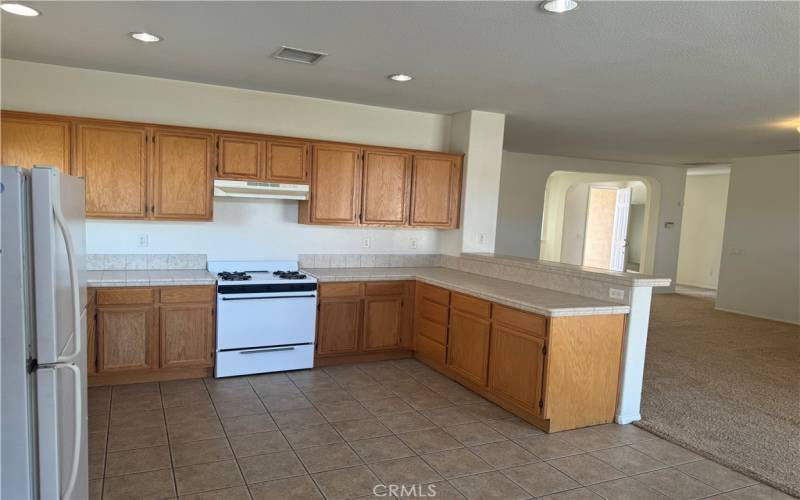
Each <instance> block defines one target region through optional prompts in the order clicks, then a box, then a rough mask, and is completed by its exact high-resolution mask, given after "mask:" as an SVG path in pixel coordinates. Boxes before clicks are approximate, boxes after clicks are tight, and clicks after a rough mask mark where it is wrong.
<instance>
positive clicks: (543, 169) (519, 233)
mask: <svg viewBox="0 0 800 500" xmlns="http://www.w3.org/2000/svg"><path fill="white" fill-rule="evenodd" d="M555 171H566V172H595V173H606V174H616V175H624V176H629V177H636V178H639V179H641V180H642V182H644V183H645V184H646V185H647V189H648V192H650V193H652V195H651V196H652V198H651V199H652V200H653V203H654V206H657V207H658V213H657V214H655V215H654V218H655V220H654V227H655V231H656V237H655V238H650V241H648V245H649V246H652V248H651V249H649V250H650V251H649V253H650V255H651V256H652V267H651V272H652V274H655V275H657V276H659V277H667V278H673V280H674V278H675V274H676V268H677V262H678V243H679V239H680V223H681V202H682V200H683V189H684V183H685V177H686V168H685V167H680V166H674V167H673V166H664V165H650V164H641V163H625V162H613V161H604V160H590V159H583V158H568V157H562V156H548V155H531V154H525V153H512V152H508V151H506V152H504V153H503V170H502V175H501V178H500V203H499V209H498V216H497V243H496V246H495V252H496V253H498V254H507V255H516V256H520V257H530V258H539V245H540V241H539V240H540V237H541V232H542V215H543V211H544V191H545V186H546V184H547V179H548V177H549V176H550V174H552V173H553V172H555ZM654 212H655V210H654ZM667 222H672V223H673V225H672V226H671V227H669V228H667V227H665V223H667ZM645 270H646V271H647V268H646V267H645ZM663 290H666V289H659V291H663Z"/></svg>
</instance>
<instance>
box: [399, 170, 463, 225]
mask: <svg viewBox="0 0 800 500" xmlns="http://www.w3.org/2000/svg"><path fill="white" fill-rule="evenodd" d="M460 203H461V159H460V158H458V157H454V156H444V155H442V156H438V155H414V170H413V175H412V185H411V225H412V226H428V227H446V228H449V227H453V228H454V227H458V212H459V210H460Z"/></svg>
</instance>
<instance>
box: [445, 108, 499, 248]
mask: <svg viewBox="0 0 800 500" xmlns="http://www.w3.org/2000/svg"><path fill="white" fill-rule="evenodd" d="M505 119H506V117H505V115H503V114H500V113H489V112H486V111H465V112H463V113H457V114H455V115H453V117H452V127H451V132H450V151H451V152H453V153H466V157H465V160H464V174H463V175H464V179H463V186H464V190H463V196H462V199H461V225H460V229H459V230H457V231H451V232H449V234H447V235H446V236H445V240H444V244H443V247H442V251H443V252H445V253H448V254H451V255H458V254H459V253H461V252H490V253H491V252H494V246H495V228H496V224H497V204H498V199H499V197H500V172H501V169H502V160H503V132H504V130H505Z"/></svg>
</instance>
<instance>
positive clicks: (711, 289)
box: [675, 283, 717, 292]
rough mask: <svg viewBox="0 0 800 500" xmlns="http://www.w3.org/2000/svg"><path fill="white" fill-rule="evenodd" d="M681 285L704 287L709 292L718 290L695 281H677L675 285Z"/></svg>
mask: <svg viewBox="0 0 800 500" xmlns="http://www.w3.org/2000/svg"><path fill="white" fill-rule="evenodd" d="M681 285H682V286H691V287H694V288H702V289H703V290H708V291H709V292H716V291H717V289H716V288H712V287H710V286H708V285H699V284H695V283H675V286H681Z"/></svg>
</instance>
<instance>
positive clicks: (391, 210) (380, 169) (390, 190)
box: [361, 149, 411, 226]
mask: <svg viewBox="0 0 800 500" xmlns="http://www.w3.org/2000/svg"><path fill="white" fill-rule="evenodd" d="M410 160H411V156H410V155H408V154H406V153H400V152H396V151H384V150H380V149H367V150H365V151H364V172H363V188H362V197H361V203H362V212H361V222H362V223H364V224H381V225H391V226H400V225H403V224H406V223H407V222H408V202H409V199H408V198H409V191H410V186H411V161H410Z"/></svg>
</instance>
